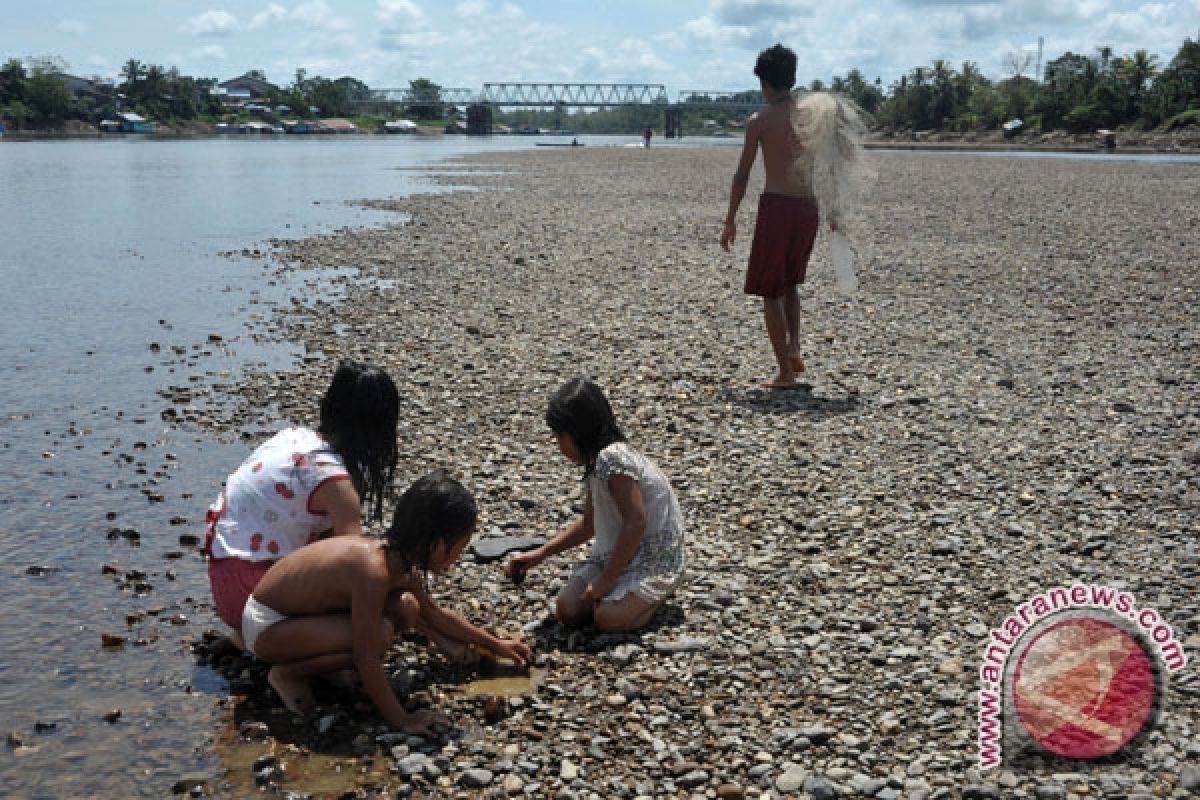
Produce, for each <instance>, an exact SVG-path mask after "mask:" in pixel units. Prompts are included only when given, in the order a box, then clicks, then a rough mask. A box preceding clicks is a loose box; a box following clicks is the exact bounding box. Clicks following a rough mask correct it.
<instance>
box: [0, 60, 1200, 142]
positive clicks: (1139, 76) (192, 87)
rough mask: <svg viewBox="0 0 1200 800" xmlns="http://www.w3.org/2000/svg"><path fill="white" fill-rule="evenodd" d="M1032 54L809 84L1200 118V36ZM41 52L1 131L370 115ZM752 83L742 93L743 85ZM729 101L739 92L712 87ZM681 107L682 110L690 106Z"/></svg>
mask: <svg viewBox="0 0 1200 800" xmlns="http://www.w3.org/2000/svg"><path fill="white" fill-rule="evenodd" d="M1031 62H1032V57H1031V56H1030V54H1028V53H1024V52H1017V53H1013V54H1011V55H1010V56H1009V58H1008V59H1007V67H1006V68H1007V75H1006V76H1005V77H1003V78H1001V79H997V80H993V79H991V78H988V77H986V76H985V75H984V74H983V73H982V72H981V71H980V69H979V67H978V65H977V64H975V63H974V62H970V61H968V62H964V63H963V64H961V65H960V66H959V67H957V68H955V67H954V66H952V65H951V64H949V63H948V62H946V61H943V60H935V61H934V62H933V63H932V64H930V65H928V66H918V67H914V68H913V69H911V70H910V71H909V72H907V73H905V74H904V75H901V76H900V77H899V78H898V79H896V80H894V81H893V82H892V83H891V84H890V85H888V86H886V87H885V86H884V84H883V81H882V79H881V78H876V79H875V80H874V81H870V80H868V79H867V78H866V76H864V75H863V73H862V72H861V71H859V70H857V69H853V70H850V71H849V72H848V73H847V74H846V75H844V76H837V77H834V78H833V80H832V81H830V82H829V83H828V84H826V83H825V82H824V81H821V80H814V81H811V82H810V83H809V84H808V85H807V87H806V88H808V89H831V90H834V91H839V92H843V93H845V94H847V95H849V96H850V97H851V98H853V99H854V100H855V101H856V102H857V103H858V104H859V105H860V106H862V107H863V108H864V109H865V110H866V111H867V112H869V113H870V114H871V115H872V117H873V119H874V123H875V127H876V128H877V129H879V130H883V131H890V132H898V131H953V132H960V133H965V132H970V131H989V130H998V129H1000V128H1001V126H1003V125H1004V124H1005V123H1007V122H1010V121H1011V120H1014V119H1018V120H1021V121H1022V127H1023V128H1024V130H1029V131H1066V132H1070V133H1085V132H1091V131H1095V130H1097V129H1100V128H1114V129H1115V128H1126V129H1136V130H1152V129H1158V130H1174V129H1178V128H1181V127H1187V126H1198V127H1200V41H1192V40H1191V39H1185V40H1184V42H1183V45H1182V46H1181V47H1180V49H1179V51H1178V52H1177V53H1176V54H1175V55H1174V56H1173V57H1172V58H1171V59H1170V60H1169V61H1167V62H1165V63H1164V62H1163V60H1162V59H1161V58H1160V57H1159V56H1158V55H1155V54H1151V53H1149V52H1148V51H1146V50H1144V49H1139V50H1135V51H1134V52H1133V53H1129V54H1125V55H1117V54H1115V53H1114V52H1113V50H1112V49H1111V48H1109V47H1099V48H1097V49H1096V51H1095V53H1093V54H1090V55H1089V54H1079V53H1072V52H1067V53H1064V54H1062V55H1061V56H1059V57H1058V58H1055V59H1053V60H1051V61H1049V62H1047V63H1046V64H1045V67H1044V69H1043V70H1042V74H1041V75H1030V74H1027V73H1031V72H1033V70H1031V69H1030V67H1031ZM69 71H70V70H69V67H68V65H67V64H66V63H65V62H63V61H62V60H61V59H58V58H53V57H44V58H34V59H25V60H21V59H16V58H10V59H8V60H7V61H6V62H5V63H4V64H3V66H2V67H0V123H2V124H4V125H5V126H7V127H8V128H9V129H13V130H51V131H52V130H70V129H76V128H78V127H80V126H81V125H82V126H86V125H95V124H97V123H98V122H99V121H100V120H102V119H106V118H112V117H113V116H114V115H115V114H116V113H119V112H136V113H138V114H141V115H143V116H145V117H149V118H151V119H154V120H157V121H159V122H160V123H164V124H166V125H167V126H169V127H171V128H175V129H176V130H189V129H192V130H194V129H195V128H196V126H197V125H201V124H215V123H217V122H236V121H243V120H245V119H247V118H253V117H254V116H255V115H258V116H260V117H268V118H271V117H276V116H279V115H281V114H282V115H286V116H289V117H310V118H311V117H326V118H328V117H346V116H353V115H356V114H362V113H369V112H371V111H374V112H376V113H379V112H381V111H384V110H385V109H381V108H378V107H377V108H373V109H372V108H370V99H371V97H370V89H369V87H368V86H367V85H366V84H365V83H363V82H362V81H359V80H357V79H355V78H352V77H343V78H338V79H336V80H330V79H328V78H323V77H321V76H309V75H308V74H307V73H306V71H305V70H303V69H298V70H296V73H295V75H294V78H293V80H292V82H291V83H290V84H289V85H288V86H286V87H274V86H271V85H270V84H266V81H265V76H264V75H263V74H262V73H261V72H257V71H253V72H251V73H248V74H247V75H248V76H256V77H257V78H260V79H262V81H263V83H264V84H266V85H268V86H271V88H270V90H268V91H267V92H266V93H265V95H264V96H262V97H258V98H256V101H261V102H256V103H254V104H243V105H241V106H238V107H231V106H230V105H229V104H227V103H224V102H223V101H222V98H221V95H220V92H219V90H218V82H217V80H216V79H214V78H194V77H190V76H187V75H182V74H180V72H179V70H178V69H176V68H174V67H169V68H167V67H162V66H158V65H154V64H143V63H141V62H140V61H138V60H136V59H130V60H129V61H127V62H126V63H125V66H124V67H123V68H122V71H121V75H120V79H119V80H118V81H115V82H114V81H107V82H106V81H104V80H82V79H79V78H75V77H72V76H71V75H70V74H69ZM410 91H411V92H412V93H419V94H420V95H422V96H425V97H428V98H431V99H432V102H424V103H422V104H419V105H414V106H412V107H410V108H398V107H392V108H390V109H387V110H390V111H392V112H394V113H395V114H402V115H404V116H407V117H409V118H412V119H416V120H421V121H425V122H426V123H427V124H428V123H431V122H438V121H440V120H441V119H442V118H443V117H444V116H445V115H446V114H448V113H450V111H451V109H452V106H450V105H449V104H448V103H443V102H441V94H440V92H441V89H440V87H439V86H438V85H437V84H435V83H433V82H432V81H430V80H428V79H426V78H418V79H416V80H413V81H410ZM749 94H751V93H747V95H749ZM723 99H725V100H731V99H732V100H736V99H737V98H736V97H734V98H728V97H727V98H723ZM714 100H716V98H709V97H703V96H695V97H691V98H685V99H684V100H683V102H682V105H683V108H684V129H685V130H687V131H688V132H689V133H700V132H704V131H705V130H723V129H726V128H736V127H738V126H740V124H741V123H742V121H743V119H744V117H745V116H746V112H745V111H744V110H739V109H738V108H736V106H735V105H734V104H732V103H729V104H728V106H729V107H728V108H723V107H722V104H721V103H714V102H713V101H714ZM689 106H690V108H689ZM495 121H496V122H497V123H500V124H504V125H508V126H510V127H513V128H527V127H533V128H553V129H564V128H570V129H572V130H575V131H578V132H580V133H630V132H637V131H641V130H642V129H643V128H645V127H646V126H648V125H649V126H655V127H657V126H658V125H660V124H661V109H660V108H659V107H656V106H629V107H623V108H611V109H598V110H590V111H576V112H574V113H569V112H568V110H567V109H566V108H565V107H558V108H552V109H542V110H504V109H500V110H498V111H497V114H496V117H495Z"/></svg>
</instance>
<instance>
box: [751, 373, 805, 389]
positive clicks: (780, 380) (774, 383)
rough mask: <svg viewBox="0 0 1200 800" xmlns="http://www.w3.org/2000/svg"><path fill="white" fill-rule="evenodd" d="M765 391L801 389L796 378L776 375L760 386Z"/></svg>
mask: <svg viewBox="0 0 1200 800" xmlns="http://www.w3.org/2000/svg"><path fill="white" fill-rule="evenodd" d="M759 386H761V387H762V388H764V389H799V388H800V384H798V383H796V379H795V378H791V379H788V378H784V377H783V376H782V375H776V376H775V377H774V378H772V379H771V380H769V381H763V382H762V383H760V384H759Z"/></svg>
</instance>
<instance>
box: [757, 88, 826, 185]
mask: <svg viewBox="0 0 1200 800" xmlns="http://www.w3.org/2000/svg"><path fill="white" fill-rule="evenodd" d="M795 113H796V101H795V100H794V99H792V98H790V97H788V98H785V99H783V100H780V101H777V102H774V103H771V104H770V105H768V106H767V107H766V108H764V109H763V110H762V111H759V112H757V113H756V114H754V115H753V116H751V117H750V120H749V122H747V123H746V138H747V140H748V143H753V142H757V144H758V147H759V149H761V150H762V158H763V170H764V172H765V173H766V185H765V186H764V187H763V191H765V192H767V193H768V194H783V195H789V196H791V197H812V185H811V182H810V181H809V180H807V179H806V178H805V177H804V175H805V173H803V172H802V171H801V170H798V169H797V168H796V167H797V165H796V162H797V160H798V159H800V158H802V157H803V156H804V155H805V153H804V146H803V144H802V143H801V142H800V140H799V139H798V138H797V136H796V129H795V119H794V115H795Z"/></svg>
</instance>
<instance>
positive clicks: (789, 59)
mask: <svg viewBox="0 0 1200 800" xmlns="http://www.w3.org/2000/svg"><path fill="white" fill-rule="evenodd" d="M754 74H755V75H757V76H758V77H759V78H760V79H761V80H762V82H763V83H765V84H767V85H768V86H770V87H771V88H773V89H780V90H783V89H791V88H792V87H793V86H795V85H796V54H795V53H794V52H792V50H791V49H789V48H787V47H784V46H783V45H781V44H777V45H775V46H773V47H768V48H767V49H766V50H763V51H762V52H761V53H759V54H758V60H757V61H755V62H754Z"/></svg>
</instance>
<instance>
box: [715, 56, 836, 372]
mask: <svg viewBox="0 0 1200 800" xmlns="http://www.w3.org/2000/svg"><path fill="white" fill-rule="evenodd" d="M754 74H755V75H757V76H758V78H759V82H760V83H761V85H762V93H763V97H764V98H765V99H766V101H767V107H766V108H764V109H763V110H761V111H759V112H758V113H756V114H754V115H753V116H751V117H750V119H749V121H748V122H747V123H746V138H745V143H744V144H743V146H742V155H741V160H740V161H739V162H738V167H737V172H736V173H735V174H734V176H733V185H732V186H731V187H730V193H729V210H728V212H727V213H726V215H725V229H724V230H723V231H722V232H721V247H723V248H724V249H725V250H727V251H728V250H729V245H730V244H732V243H733V241H734V239H735V238H736V237H737V212H738V208H739V207H740V206H741V203H742V198H743V197H744V196H745V194H746V185H747V184H748V182H749V180H750V170H751V169H752V168H753V167H754V159H755V158H756V156H757V155H758V151H759V149H760V148H761V149H762V156H763V169H764V171H765V172H766V185H765V186H764V188H763V193H762V195H761V196H760V197H759V201H758V220H757V222H756V224H755V228H754V241H753V243H752V244H751V248H750V262H749V265H748V267H747V269H746V283H745V289H744V291H745V292H746V294H753V295H758V296H760V297H762V299H763V317H764V318H765V320H766V327H767V337H768V338H769V339H770V341H771V349H772V350H773V351H774V354H775V361H776V363H777V364H778V366H779V370H778V372H777V373H776V375H775V377H774V378H773V379H771V380H769V381H766V382H764V383H763V384H762V385H763V386H764V387H766V388H769V389H791V388H795V387H796V386H797V385H798V384H797V383H796V376H797V374H799V373H801V372H803V371H804V361H803V359H802V358H801V355H800V343H799V338H800V297H799V295H798V294H797V291H796V286H797V285H798V284H801V283H804V277H805V272H806V270H807V267H808V259H809V256H810V255H811V254H812V249H813V243H814V242H815V241H816V237H817V230H818V227H819V220H820V219H821V217H822V216H826V217H828V219H829V220H830V228H831V229H832V230H837V229H838V222H837V215H836V214H831V213H824V214H823V213H822V212H829V211H831V210H832V209H821V208H819V205H820V204H819V203H818V196H819V195H820V194H821V193H820V192H814V186H813V169H814V163H815V160H816V159H817V153H818V152H825V151H830V152H835V153H836V152H837V151H836V149H835V150H832V151H831V150H830V148H828V147H825V146H824V144H825V142H824V141H823V140H831V139H833V138H834V137H835V134H836V133H839V131H837V127H838V125H839V124H841V123H842V122H843V121H847V118H846V117H845V116H844V115H845V114H847V113H848V112H847V110H846V109H848V108H849V104H847V103H845V101H843V100H838V101H834V100H832V99H831V98H830V97H829V96H828V95H825V96H822V97H815V98H814V99H816V100H817V101H818V102H815V103H812V104H811V106H810V104H809V101H808V99H806V100H805V101H803V102H798V101H797V100H795V99H793V97H792V91H791V90H792V86H793V85H795V83H796V54H795V53H793V52H792V51H791V50H789V49H788V48H786V47H784V46H783V45H780V44H777V45H775V46H774V47H769V48H767V49H766V50H763V51H762V52H761V53H759V54H758V61H757V62H756V63H755V66H754ZM816 94H817V93H814V95H816ZM814 117H822V119H821V120H819V123H820V124H815V125H814V124H812V123H813V122H814V119H813V118H814ZM851 117H853V115H852V113H851ZM849 121H851V122H854V123H857V119H850V120H849ZM806 133H811V134H813V135H812V136H806ZM818 139H820V140H822V141H817V140H818ZM847 155H851V156H852V155H853V154H852V153H849V154H847ZM833 188H836V187H833ZM831 194H832V193H831ZM820 200H821V204H824V203H825V202H826V198H825V197H820ZM831 205H832V204H831Z"/></svg>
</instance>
